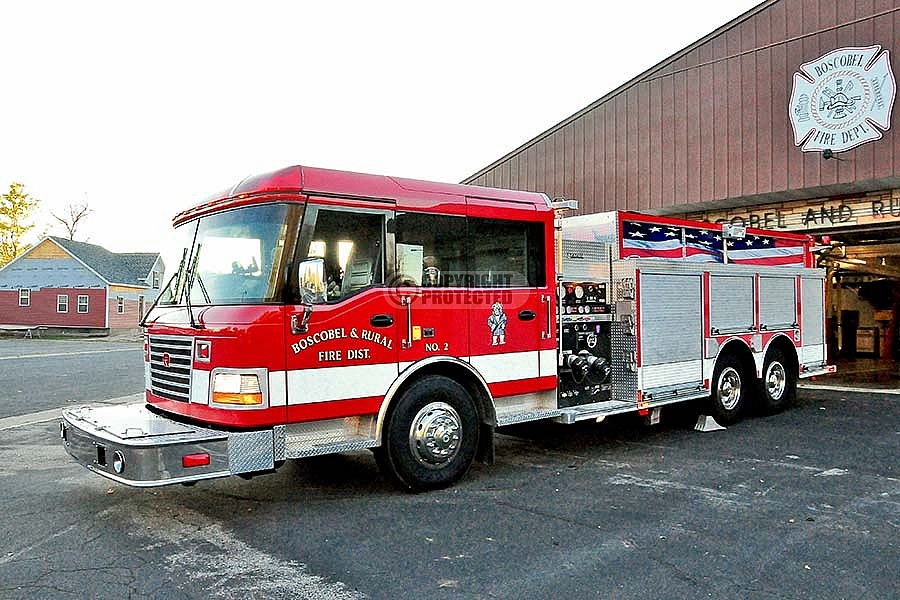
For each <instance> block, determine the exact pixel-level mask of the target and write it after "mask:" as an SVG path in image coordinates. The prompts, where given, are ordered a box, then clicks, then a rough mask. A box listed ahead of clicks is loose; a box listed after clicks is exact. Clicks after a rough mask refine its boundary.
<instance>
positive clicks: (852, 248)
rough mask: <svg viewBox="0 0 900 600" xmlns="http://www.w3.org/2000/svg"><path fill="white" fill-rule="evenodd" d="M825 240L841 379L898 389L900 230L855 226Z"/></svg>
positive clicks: (833, 344)
mask: <svg viewBox="0 0 900 600" xmlns="http://www.w3.org/2000/svg"><path fill="white" fill-rule="evenodd" d="M820 239H822V240H823V244H822V245H821V246H820V250H819V253H818V254H819V261H818V262H819V266H820V267H822V268H825V269H827V272H828V279H827V280H828V281H829V283H830V285H829V286H828V289H827V290H826V303H827V305H828V313H827V314H828V321H827V325H826V326H827V337H828V341H829V348H828V350H829V356H830V357H832V359H833V361H834V362H836V363H837V364H838V368H839V372H841V373H842V376H841V378H842V379H843V378H852V379H853V380H860V379H862V380H866V379H869V380H872V381H873V382H879V383H881V384H886V385H888V386H889V387H898V384H900V229H898V228H895V227H888V228H853V229H848V230H843V231H841V232H839V233H835V234H832V235H828V234H827V233H826V234H824V235H823V236H821V237H820ZM826 242H827V243H826Z"/></svg>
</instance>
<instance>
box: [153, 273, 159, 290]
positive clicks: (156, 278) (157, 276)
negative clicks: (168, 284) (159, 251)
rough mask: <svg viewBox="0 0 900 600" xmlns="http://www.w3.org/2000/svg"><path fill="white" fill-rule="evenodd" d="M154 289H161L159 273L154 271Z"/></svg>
mask: <svg viewBox="0 0 900 600" xmlns="http://www.w3.org/2000/svg"><path fill="white" fill-rule="evenodd" d="M153 289H154V290H158V289H159V273H157V272H156V271H153Z"/></svg>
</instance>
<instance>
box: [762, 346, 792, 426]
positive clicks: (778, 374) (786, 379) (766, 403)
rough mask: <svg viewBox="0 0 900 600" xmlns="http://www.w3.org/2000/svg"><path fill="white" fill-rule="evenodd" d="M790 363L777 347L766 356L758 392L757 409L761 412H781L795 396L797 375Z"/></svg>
mask: <svg viewBox="0 0 900 600" xmlns="http://www.w3.org/2000/svg"><path fill="white" fill-rule="evenodd" d="M790 365H791V363H790V362H788V361H787V360H786V359H785V356H784V353H783V352H782V351H781V350H778V349H777V348H774V349H772V350H771V351H769V354H768V355H767V356H766V362H765V363H764V365H763V371H762V379H761V380H760V394H759V409H760V411H761V412H762V413H763V414H769V415H771V414H775V413H778V412H781V411H782V410H784V409H785V408H787V407H788V406H790V405H791V404H793V402H794V399H795V398H796V397H797V377H796V375H795V374H794V372H793V370H792V369H791V366H790Z"/></svg>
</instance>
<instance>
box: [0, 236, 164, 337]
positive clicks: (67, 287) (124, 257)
mask: <svg viewBox="0 0 900 600" xmlns="http://www.w3.org/2000/svg"><path fill="white" fill-rule="evenodd" d="M164 268H165V267H164V265H163V261H162V259H161V258H160V255H159V254H158V253H145V252H142V253H126V254H117V253H113V252H110V251H109V250H106V249H105V248H101V247H100V246H96V245H94V244H86V243H84V242H75V241H72V240H68V239H65V238H58V237H47V238H44V239H43V240H41V241H40V242H39V243H38V244H37V245H35V246H34V247H33V248H31V249H30V250H28V251H27V252H26V253H24V254H22V255H21V256H19V257H17V258H15V259H14V260H13V261H11V262H10V263H8V264H7V265H6V266H4V267H3V268H2V269H0V329H4V328H5V329H11V328H20V327H21V328H34V327H47V328H54V329H56V328H59V329H66V330H79V331H85V332H92V333H109V332H110V331H112V330H121V329H130V328H135V327H137V326H138V322H139V321H140V319H141V316H142V315H143V314H144V312H145V311H146V310H147V309H148V308H149V307H150V304H151V303H152V302H153V300H154V299H155V298H156V296H157V294H159V291H160V289H159V288H160V285H161V282H162V277H163V271H164Z"/></svg>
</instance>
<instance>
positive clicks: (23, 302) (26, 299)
mask: <svg viewBox="0 0 900 600" xmlns="http://www.w3.org/2000/svg"><path fill="white" fill-rule="evenodd" d="M19 306H31V290H19Z"/></svg>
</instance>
